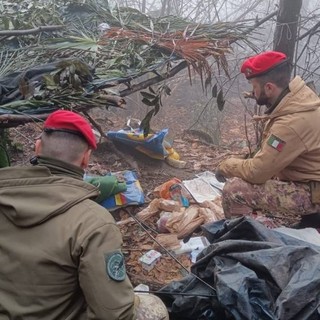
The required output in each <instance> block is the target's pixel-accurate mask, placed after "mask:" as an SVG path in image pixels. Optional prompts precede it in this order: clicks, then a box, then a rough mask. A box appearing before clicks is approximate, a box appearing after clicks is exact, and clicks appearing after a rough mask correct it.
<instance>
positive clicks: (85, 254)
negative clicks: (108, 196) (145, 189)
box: [0, 166, 134, 320]
mask: <svg viewBox="0 0 320 320" xmlns="http://www.w3.org/2000/svg"><path fill="white" fill-rule="evenodd" d="M58 171H59V170H58ZM64 171H67V170H64ZM73 173H74V172H73ZM72 176H74V174H71V175H69V176H68V175H67V174H65V172H63V174H62V175H52V174H51V173H50V171H49V169H48V168H46V167H44V166H42V167H41V166H35V167H20V168H19V167H15V168H14V167H11V168H5V169H1V170H0V319H1V320H2V319H11V320H15V319H23V320H28V319H30V320H31V319H32V320H36V319H41V320H46V319H48V320H49V319H50V320H53V319H57V320H58V319H59V320H62V319H63V320H65V319H68V320H73V319H74V320H75V319H77V320H78V319H81V320H82V319H108V320H111V319H126V320H132V319H134V311H133V309H134V305H133V304H134V293H133V288H132V286H131V283H130V281H129V280H128V278H127V277H126V276H124V278H125V279H124V280H120V281H115V280H113V279H112V278H111V277H110V276H109V273H108V271H107V264H108V262H107V261H108V257H110V256H112V255H113V254H115V253H120V250H121V245H122V238H121V234H120V231H119V229H118V228H117V226H116V224H115V222H114V219H113V218H112V216H111V215H110V213H109V212H108V211H107V210H105V209H104V208H103V207H101V206H100V205H98V204H96V203H95V202H94V201H92V200H90V198H92V197H96V196H97V195H98V192H97V189H96V188H95V187H93V186H92V185H90V184H87V183H85V182H83V181H82V180H81V177H79V178H78V179H76V178H74V177H72ZM120 254H121V253H120ZM112 267H117V266H115V265H113V266H112ZM124 274H125V273H124Z"/></svg>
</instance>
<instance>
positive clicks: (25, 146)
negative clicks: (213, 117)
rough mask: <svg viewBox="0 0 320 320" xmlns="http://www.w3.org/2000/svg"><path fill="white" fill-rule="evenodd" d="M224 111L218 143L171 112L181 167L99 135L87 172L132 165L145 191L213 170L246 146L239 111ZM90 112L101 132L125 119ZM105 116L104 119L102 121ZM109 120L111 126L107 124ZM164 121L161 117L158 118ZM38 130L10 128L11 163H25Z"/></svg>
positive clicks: (117, 127) (38, 126) (121, 124)
mask: <svg viewBox="0 0 320 320" xmlns="http://www.w3.org/2000/svg"><path fill="white" fill-rule="evenodd" d="M225 112H226V115H225V117H224V120H223V121H224V124H223V125H222V126H221V128H222V130H221V142H220V146H217V145H213V144H211V143H208V142H207V141H206V140H207V139H206V136H205V134H203V133H202V132H201V131H194V132H188V131H186V130H185V128H184V127H183V123H185V122H186V121H184V120H183V119H182V118H181V113H179V112H177V113H176V114H175V113H174V112H171V116H170V120H171V122H172V123H173V124H174V127H175V136H174V137H173V138H172V137H171V139H172V140H173V147H174V149H175V150H176V151H177V152H178V153H179V155H180V159H181V160H183V161H185V162H186V166H185V167H184V168H183V169H179V168H175V167H172V166H170V165H169V164H167V163H166V162H165V161H164V160H156V159H152V158H150V157H148V156H146V155H144V154H142V153H140V152H138V151H135V150H133V149H131V148H128V147H123V146H121V145H117V146H116V151H117V152H114V150H115V149H114V148H111V147H112V146H110V144H109V143H108V142H107V141H106V140H105V139H101V142H100V143H99V145H98V148H97V150H96V151H94V152H93V155H92V157H91V162H90V164H89V168H88V173H89V174H98V175H104V174H106V173H107V172H116V171H121V170H125V169H129V170H132V169H136V170H138V172H139V181H140V184H141V186H142V189H143V190H144V191H145V192H146V193H148V192H150V191H152V190H153V189H154V188H155V187H156V186H158V185H160V184H162V183H163V182H165V181H167V180H169V179H171V178H173V177H176V178H179V179H180V180H185V179H190V178H193V177H195V175H196V174H197V173H200V172H203V171H207V170H208V171H212V172H214V170H215V168H216V166H217V165H218V164H219V162H220V161H222V160H223V159H225V158H227V157H229V156H231V155H233V154H245V153H246V152H247V150H248V148H247V146H246V145H247V142H246V136H245V129H244V127H245V126H244V120H243V114H241V112H240V113H239V112H238V110H236V108H234V107H233V108H229V109H227V110H226V111H225ZM91 115H92V117H93V118H94V119H95V120H96V122H97V123H98V124H99V125H100V126H101V128H102V129H103V130H105V132H106V131H107V130H120V129H121V128H123V127H124V123H125V120H124V119H123V118H122V117H121V116H118V115H114V114H111V116H110V113H107V112H106V111H102V110H93V112H91ZM106 117H107V118H108V121H105V118H106ZM185 117H187V114H186V115H185ZM110 121H111V122H112V128H110V126H108V125H107V123H110ZM164 121H165V120H163V119H162V122H164ZM171 125H172V124H171ZM40 132H41V124H27V125H24V126H21V127H18V128H12V129H10V136H11V139H12V142H13V148H12V150H11V151H10V156H11V165H28V164H29V159H30V158H31V157H32V156H33V150H34V149H33V148H34V140H35V138H36V137H37V136H38V135H39V134H40ZM169 134H170V129H169Z"/></svg>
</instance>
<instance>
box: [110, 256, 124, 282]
mask: <svg viewBox="0 0 320 320" xmlns="http://www.w3.org/2000/svg"><path fill="white" fill-rule="evenodd" d="M105 263H106V272H107V275H108V276H109V278H111V279H112V280H114V281H118V282H120V281H123V280H124V279H125V278H126V267H125V263H124V256H123V254H122V253H121V252H119V251H115V252H112V253H109V254H107V255H106V256H105Z"/></svg>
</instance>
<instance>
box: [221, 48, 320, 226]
mask: <svg viewBox="0 0 320 320" xmlns="http://www.w3.org/2000/svg"><path fill="white" fill-rule="evenodd" d="M241 72H242V73H243V74H244V75H245V77H246V78H247V79H248V80H249V83H250V84H251V85H252V88H253V95H254V97H255V99H256V101H257V103H258V104H259V105H265V106H266V111H265V115H264V116H263V117H261V118H262V120H263V121H264V122H265V123H264V131H263V135H262V141H261V144H260V149H259V151H258V152H257V153H256V154H255V155H254V156H253V157H252V158H250V159H236V158H230V159H227V160H225V161H223V162H221V163H220V164H219V166H218V168H217V170H216V176H217V178H218V179H219V180H220V181H223V180H224V181H225V180H226V178H227V179H228V178H230V179H228V180H227V182H226V184H225V187H224V189H223V200H222V202H223V208H224V211H225V215H226V217H227V218H231V217H235V216H238V215H243V214H244V215H247V214H251V213H252V212H253V211H257V210H259V211H262V212H264V213H266V214H269V215H271V216H276V217H282V218H287V219H288V220H287V221H285V219H284V223H286V222H287V223H288V224H289V223H291V222H292V220H291V221H289V217H294V219H295V220H296V218H297V217H298V216H303V215H309V214H313V213H319V212H320V160H319V159H320V109H319V107H320V99H319V97H318V96H317V94H315V93H314V92H313V91H312V90H311V89H310V88H309V87H308V86H307V85H306V84H305V82H304V81H303V80H302V79H301V78H300V77H299V76H296V77H295V78H294V79H293V80H291V81H290V65H289V63H288V61H287V57H286V55H285V54H283V53H281V52H276V51H267V52H263V53H261V54H258V55H256V56H253V57H251V58H249V59H247V60H246V61H244V63H243V65H242V67H241Z"/></svg>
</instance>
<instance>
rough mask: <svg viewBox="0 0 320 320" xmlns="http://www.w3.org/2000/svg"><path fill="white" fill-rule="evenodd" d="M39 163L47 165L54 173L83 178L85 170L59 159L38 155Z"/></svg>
mask: <svg viewBox="0 0 320 320" xmlns="http://www.w3.org/2000/svg"><path fill="white" fill-rule="evenodd" d="M37 165H39V166H44V167H47V168H48V169H49V170H50V172H51V174H53V175H63V176H69V177H72V178H75V179H78V180H83V175H84V170H83V169H82V168H80V167H78V166H75V165H73V164H70V163H67V162H64V161H61V160H58V159H54V158H49V157H44V156H38V157H37Z"/></svg>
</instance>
